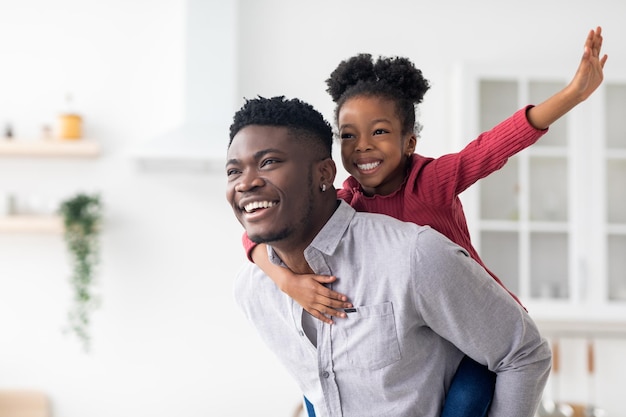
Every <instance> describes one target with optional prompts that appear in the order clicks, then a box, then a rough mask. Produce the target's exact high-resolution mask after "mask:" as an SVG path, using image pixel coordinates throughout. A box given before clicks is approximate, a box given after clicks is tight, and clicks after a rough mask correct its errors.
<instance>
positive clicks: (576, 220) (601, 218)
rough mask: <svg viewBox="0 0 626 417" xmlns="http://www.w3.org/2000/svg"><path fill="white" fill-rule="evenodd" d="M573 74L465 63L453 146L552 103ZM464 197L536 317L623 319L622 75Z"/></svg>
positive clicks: (505, 276)
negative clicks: (524, 110) (533, 107)
mask: <svg viewBox="0 0 626 417" xmlns="http://www.w3.org/2000/svg"><path fill="white" fill-rule="evenodd" d="M571 75H572V74H562V73H559V72H558V71H542V72H526V73H524V72H523V71H521V70H519V69H515V68H513V69H511V68H509V69H506V68H497V66H495V67H494V66H492V67H489V68H475V67H472V68H469V69H468V68H467V67H466V68H462V69H461V70H460V71H459V72H458V74H457V78H456V81H457V85H458V89H459V91H460V92H461V97H462V99H461V100H460V102H459V106H460V107H459V108H458V109H457V111H456V114H457V117H456V118H457V119H458V121H459V124H458V129H457V134H456V138H457V142H458V143H457V145H458V146H459V148H460V147H462V146H463V145H464V144H466V143H467V142H468V140H471V139H473V138H475V137H476V136H477V135H478V134H479V133H480V132H482V131H485V130H489V129H490V128H491V127H493V126H495V125H496V124H497V123H498V122H500V121H502V120H504V119H505V118H507V117H509V116H510V115H512V114H513V113H514V112H515V111H516V110H518V109H520V108H522V107H524V106H525V105H527V104H538V103H540V102H541V101H543V100H545V99H547V98H548V97H549V96H551V95H552V94H554V93H556V92H557V91H559V90H560V89H562V88H563V87H565V85H566V83H567V82H569V80H570V78H571ZM461 199H462V201H463V204H464V207H465V208H466V213H467V215H468V223H469V226H470V232H471V234H472V239H473V242H474V244H475V246H476V248H477V249H478V252H479V253H480V255H481V257H482V258H483V260H484V261H485V264H486V265H487V266H488V267H489V268H490V269H491V270H492V271H494V272H495V273H496V274H497V275H498V276H499V277H500V279H501V280H502V281H503V282H504V283H505V285H506V286H507V287H508V288H509V289H511V290H512V291H513V292H514V293H516V294H517V295H518V296H519V297H520V299H521V300H522V302H523V303H524V304H525V306H526V307H527V308H528V310H529V312H530V313H531V314H532V315H533V316H534V317H535V318H536V319H537V320H538V321H545V322H551V323H559V322H560V323H563V324H567V323H587V324H591V325H590V326H587V327H588V328H589V329H590V330H593V329H594V326H595V324H598V325H599V326H600V327H601V326H602V325H605V326H609V324H610V325H611V326H614V325H615V323H626V79H622V80H620V79H609V77H606V78H605V81H604V83H603V84H602V85H601V86H600V88H599V89H598V90H597V91H596V92H595V93H594V95H592V96H591V97H590V98H589V99H588V100H587V101H586V102H584V103H581V104H580V105H579V106H577V107H576V108H575V109H574V110H572V111H571V112H570V113H568V114H567V115H566V116H565V117H563V118H562V119H560V120H558V121H557V122H556V123H554V124H553V125H552V126H551V127H550V131H549V132H548V133H547V134H546V135H545V136H544V137H543V138H541V139H540V140H539V141H538V142H537V143H536V144H535V145H533V146H531V147H530V148H528V149H525V150H524V151H522V152H520V153H519V154H517V155H515V156H514V157H512V158H510V159H509V161H508V163H507V164H506V165H505V166H504V167H503V168H502V169H500V170H499V171H497V172H495V173H493V174H491V175H490V176H488V177H487V178H485V179H483V180H481V181H479V182H478V183H477V184H475V185H474V186H472V187H471V188H470V189H469V190H467V191H466V192H465V193H463V194H462V195H461ZM557 327H558V326H557Z"/></svg>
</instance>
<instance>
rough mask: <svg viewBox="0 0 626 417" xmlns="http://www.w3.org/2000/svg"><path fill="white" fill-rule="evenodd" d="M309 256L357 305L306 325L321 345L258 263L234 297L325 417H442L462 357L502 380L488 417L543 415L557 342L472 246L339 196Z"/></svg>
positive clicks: (242, 278) (240, 280)
mask: <svg viewBox="0 0 626 417" xmlns="http://www.w3.org/2000/svg"><path fill="white" fill-rule="evenodd" d="M269 252H270V259H272V261H273V262H275V263H280V260H279V259H277V256H276V254H275V252H273V251H272V250H271V248H269ZM305 257H306V259H307V261H308V263H309V265H310V266H311V268H312V269H313V270H314V271H315V272H316V273H317V274H325V275H335V276H337V277H338V280H337V281H336V282H335V283H334V284H333V289H335V290H337V291H339V292H342V293H344V294H346V295H348V297H349V298H350V301H351V302H352V303H353V305H354V309H349V310H347V314H348V317H347V318H346V319H335V324H333V325H327V324H323V323H321V322H320V321H318V320H308V323H309V325H312V326H314V328H315V330H316V331H314V332H311V331H309V334H311V333H313V334H315V337H316V338H317V339H316V340H317V343H316V345H317V346H315V345H314V344H313V343H311V340H309V338H308V337H307V332H305V328H306V326H303V315H304V317H306V316H308V313H306V312H304V311H303V309H302V307H300V306H299V305H298V304H297V303H295V302H294V301H293V300H292V299H290V298H289V297H288V296H287V295H285V294H284V293H282V292H281V291H280V290H279V289H278V288H277V287H276V285H274V283H273V282H272V281H271V280H270V279H269V278H268V277H266V276H265V275H264V274H263V272H262V271H261V270H260V269H259V268H258V267H256V266H255V265H253V264H251V263H250V264H247V265H245V266H244V268H243V269H242V271H241V272H240V274H239V276H238V277H237V280H236V284H235V298H236V300H237V302H238V304H239V305H240V306H241V308H242V309H243V311H244V313H245V314H246V316H247V318H248V319H249V320H250V321H251V322H252V324H253V325H254V326H255V327H256V329H257V330H258V332H259V334H260V336H261V337H262V339H263V340H264V341H265V343H266V344H267V345H268V346H269V347H270V349H271V350H272V351H273V352H274V353H275V354H276V355H277V356H278V358H279V360H280V361H281V362H282V363H283V364H284V365H285V367H286V368H287V369H288V371H289V372H290V373H291V375H292V376H293V377H294V378H295V380H296V381H297V382H298V384H299V386H300V388H301V389H302V391H303V393H304V394H305V395H306V397H307V398H308V399H309V400H310V401H311V402H312V403H313V404H314V406H315V410H316V414H317V415H318V416H319V417H335V416H345V417H366V416H375V417H383V416H390V417H404V416H406V417H410V416H416V417H417V416H427V417H436V416H439V415H440V414H441V410H442V405H443V402H444V399H445V393H446V391H447V388H448V386H449V384H450V381H451V379H452V376H453V375H454V372H455V371H456V368H457V366H458V364H459V362H460V360H461V358H462V357H463V354H464V353H465V354H467V355H468V356H470V357H472V358H473V359H474V360H476V361H478V362H480V363H482V364H485V365H487V366H488V367H489V369H491V370H492V371H494V372H496V373H497V375H498V376H497V379H496V392H495V395H494V400H493V403H492V406H491V411H490V416H509V417H525V416H528V417H532V416H533V415H534V411H535V408H536V406H537V404H538V402H539V400H540V397H541V393H542V391H543V387H544V385H545V383H546V379H547V377H548V373H549V369H550V359H551V354H550V349H549V347H548V344H547V343H546V342H545V340H543V339H542V338H541V337H540V335H539V332H538V330H537V328H536V326H535V324H534V323H533V321H532V320H531V319H530V317H529V316H528V314H527V313H526V312H525V311H524V309H523V308H522V307H520V305H519V304H518V303H516V302H515V301H514V300H513V298H512V297H511V296H510V295H509V294H507V293H506V291H504V290H503V288H502V287H501V286H499V285H498V284H497V283H496V282H495V281H494V280H493V278H491V277H490V276H489V275H488V274H487V273H486V272H485V270H484V269H483V268H482V267H481V266H480V265H478V264H477V263H476V262H475V261H474V260H472V259H471V258H470V257H469V256H468V255H467V253H466V251H465V250H464V249H462V248H461V247H459V246H458V245H456V244H454V243H453V242H451V241H450V240H449V239H447V238H446V237H444V236H443V235H441V234H440V233H438V232H436V231H435V230H433V229H431V228H429V227H422V226H417V225H415V224H412V223H403V222H400V221H398V220H396V219H393V218H391V217H388V216H384V215H380V214H371V213H356V212H355V211H354V210H353V209H352V208H351V207H350V206H349V205H347V204H346V203H344V202H343V201H341V203H340V204H339V207H338V208H337V210H336V212H335V213H334V215H333V216H332V218H331V219H330V220H329V221H328V223H327V224H326V225H325V226H324V228H323V229H322V230H321V231H320V233H319V234H318V235H317V236H316V238H315V239H314V240H313V242H312V243H311V245H310V246H309V247H308V248H307V249H306V250H305ZM305 323H307V320H306V319H305Z"/></svg>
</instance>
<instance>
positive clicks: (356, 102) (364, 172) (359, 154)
mask: <svg viewBox="0 0 626 417" xmlns="http://www.w3.org/2000/svg"><path fill="white" fill-rule="evenodd" d="M337 125H338V127H339V138H340V141H341V159H342V161H343V166H344V168H345V169H346V170H347V171H348V172H349V173H350V175H352V176H353V177H354V178H355V179H356V180H357V181H358V182H359V183H360V184H361V186H362V187H363V191H364V193H365V194H366V195H369V196H371V195H374V194H380V195H387V194H391V193H392V192H394V191H396V190H397V189H398V188H400V185H402V182H403V181H404V176H405V172H406V170H405V167H406V161H407V158H408V157H410V156H411V154H412V153H413V151H415V143H416V137H415V135H414V134H413V133H409V134H407V135H405V136H404V137H403V136H402V126H401V123H400V119H399V117H398V116H397V114H396V108H395V105H394V103H393V102H392V101H390V100H385V99H380V98H377V97H365V96H357V97H353V98H351V99H349V100H347V101H346V102H345V103H344V104H343V106H342V107H341V109H340V110H339V114H338V120H337Z"/></svg>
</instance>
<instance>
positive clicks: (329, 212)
mask: <svg viewBox="0 0 626 417" xmlns="http://www.w3.org/2000/svg"><path fill="white" fill-rule="evenodd" d="M338 206H339V201H338V200H336V199H333V200H332V202H330V203H329V204H328V205H326V206H325V207H324V208H323V209H322V210H319V211H318V213H319V214H318V216H317V217H318V219H319V220H322V221H321V223H320V224H319V225H318V227H315V228H314V230H316V232H315V233H314V235H313V236H310V237H308V238H305V237H304V236H301V239H299V240H298V239H297V238H296V237H294V239H290V241H282V242H274V243H273V244H270V245H271V246H272V248H273V249H274V251H275V252H276V254H277V255H278V257H279V258H280V259H281V261H283V263H284V264H285V265H287V267H288V268H289V269H290V270H291V271H292V272H294V273H296V274H312V273H313V270H312V269H311V267H310V266H309V263H308V262H307V261H306V258H305V257H304V250H305V249H306V248H307V247H308V246H309V245H310V244H311V242H312V241H313V239H315V236H317V234H318V233H319V232H320V231H321V230H322V229H323V228H324V226H325V225H326V223H327V222H328V220H330V218H331V217H332V216H333V213H334V212H335V210H336V209H337V207H338ZM294 240H298V241H295V242H294Z"/></svg>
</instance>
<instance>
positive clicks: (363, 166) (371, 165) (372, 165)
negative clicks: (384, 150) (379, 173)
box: [357, 162, 380, 171]
mask: <svg viewBox="0 0 626 417" xmlns="http://www.w3.org/2000/svg"><path fill="white" fill-rule="evenodd" d="M378 165H380V162H370V163H369V164H360V165H359V164H357V167H358V168H359V169H361V170H363V171H369V170H370V169H374V168H376V167H377V166H378Z"/></svg>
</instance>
